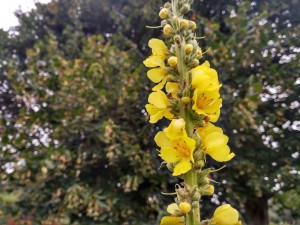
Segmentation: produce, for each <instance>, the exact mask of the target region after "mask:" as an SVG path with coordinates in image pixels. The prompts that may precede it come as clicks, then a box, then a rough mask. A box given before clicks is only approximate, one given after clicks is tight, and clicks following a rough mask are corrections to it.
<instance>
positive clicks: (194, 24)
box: [189, 20, 197, 30]
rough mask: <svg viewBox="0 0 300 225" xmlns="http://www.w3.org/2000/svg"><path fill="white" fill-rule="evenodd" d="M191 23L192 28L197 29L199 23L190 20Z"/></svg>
mask: <svg viewBox="0 0 300 225" xmlns="http://www.w3.org/2000/svg"><path fill="white" fill-rule="evenodd" d="M189 25H190V27H191V29H192V30H196V29H197V24H196V23H195V22H194V21H191V20H190V21H189Z"/></svg>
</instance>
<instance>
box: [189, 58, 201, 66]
mask: <svg viewBox="0 0 300 225" xmlns="http://www.w3.org/2000/svg"><path fill="white" fill-rule="evenodd" d="M198 65H199V60H198V59H193V60H192V62H190V63H189V65H188V66H189V67H196V66H198Z"/></svg>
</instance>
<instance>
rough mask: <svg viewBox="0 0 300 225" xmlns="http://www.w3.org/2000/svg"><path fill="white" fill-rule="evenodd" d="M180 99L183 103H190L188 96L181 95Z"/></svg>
mask: <svg viewBox="0 0 300 225" xmlns="http://www.w3.org/2000/svg"><path fill="white" fill-rule="evenodd" d="M181 101H182V103H183V104H188V103H190V101H191V99H190V98H189V97H182V98H181Z"/></svg>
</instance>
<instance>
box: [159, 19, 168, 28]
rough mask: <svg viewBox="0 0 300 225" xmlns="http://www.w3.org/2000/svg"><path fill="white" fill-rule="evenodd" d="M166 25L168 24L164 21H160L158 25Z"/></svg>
mask: <svg viewBox="0 0 300 225" xmlns="http://www.w3.org/2000/svg"><path fill="white" fill-rule="evenodd" d="M167 24H168V22H167V21H166V20H162V21H161V22H160V25H161V26H163V27H164V26H166V25H167Z"/></svg>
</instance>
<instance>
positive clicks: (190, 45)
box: [184, 44, 194, 54]
mask: <svg viewBox="0 0 300 225" xmlns="http://www.w3.org/2000/svg"><path fill="white" fill-rule="evenodd" d="M193 48H194V46H193V45H192V44H187V45H185V46H184V50H185V53H186V54H190V53H191V52H192V51H193Z"/></svg>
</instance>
